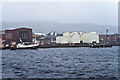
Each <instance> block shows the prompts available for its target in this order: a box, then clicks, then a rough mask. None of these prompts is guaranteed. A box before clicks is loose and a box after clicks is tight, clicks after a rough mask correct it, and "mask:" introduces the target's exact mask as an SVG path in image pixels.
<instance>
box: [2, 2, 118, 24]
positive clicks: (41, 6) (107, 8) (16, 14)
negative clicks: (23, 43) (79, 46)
mask: <svg viewBox="0 0 120 80" xmlns="http://www.w3.org/2000/svg"><path fill="white" fill-rule="evenodd" d="M2 9H3V11H2V14H3V16H2V17H3V21H4V22H22V21H55V22H61V23H95V24H101V25H114V26H117V18H118V16H117V15H118V11H117V10H118V3H117V2H4V3H3V4H2Z"/></svg>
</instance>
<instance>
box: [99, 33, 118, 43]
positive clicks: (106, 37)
mask: <svg viewBox="0 0 120 80" xmlns="http://www.w3.org/2000/svg"><path fill="white" fill-rule="evenodd" d="M117 37H118V34H112V35H100V36H99V39H100V42H106V41H109V42H116V41H117Z"/></svg>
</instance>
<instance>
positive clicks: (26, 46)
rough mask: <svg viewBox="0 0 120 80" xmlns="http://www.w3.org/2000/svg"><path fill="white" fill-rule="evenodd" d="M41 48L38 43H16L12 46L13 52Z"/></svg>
mask: <svg viewBox="0 0 120 80" xmlns="http://www.w3.org/2000/svg"><path fill="white" fill-rule="evenodd" d="M38 46H39V44H38V43H31V42H22V43H14V44H13V45H11V46H10V49H11V50H15V49H37V48H38Z"/></svg>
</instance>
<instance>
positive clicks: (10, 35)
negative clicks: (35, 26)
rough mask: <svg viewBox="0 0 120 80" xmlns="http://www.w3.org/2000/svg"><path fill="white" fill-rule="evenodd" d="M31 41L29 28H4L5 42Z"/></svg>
mask: <svg viewBox="0 0 120 80" xmlns="http://www.w3.org/2000/svg"><path fill="white" fill-rule="evenodd" d="M20 41H23V42H32V29H31V28H17V29H9V30H5V43H11V42H20Z"/></svg>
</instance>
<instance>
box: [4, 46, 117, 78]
mask: <svg viewBox="0 0 120 80" xmlns="http://www.w3.org/2000/svg"><path fill="white" fill-rule="evenodd" d="M2 55H3V69H2V70H3V78H89V77H95V78H99V77H100V78H101V77H105V78H109V77H117V76H118V72H117V71H118V48H117V47H113V48H82V47H80V48H47V49H38V50H3V52H2Z"/></svg>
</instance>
